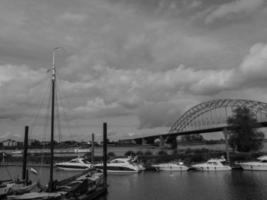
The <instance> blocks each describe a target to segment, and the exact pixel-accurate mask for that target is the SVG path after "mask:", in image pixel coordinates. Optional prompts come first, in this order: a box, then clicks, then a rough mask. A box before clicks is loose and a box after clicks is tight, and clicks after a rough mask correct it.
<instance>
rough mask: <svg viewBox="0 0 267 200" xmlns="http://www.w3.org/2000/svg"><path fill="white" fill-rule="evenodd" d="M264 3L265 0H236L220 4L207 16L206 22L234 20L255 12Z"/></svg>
mask: <svg viewBox="0 0 267 200" xmlns="http://www.w3.org/2000/svg"><path fill="white" fill-rule="evenodd" d="M263 4H264V0H253V1H251V0H235V1H232V2H229V3H225V4H222V5H219V6H218V7H217V8H216V9H215V10H213V11H212V12H211V13H209V15H208V16H206V19H205V23H207V24H211V23H215V22H216V21H220V20H226V21H232V20H236V19H240V18H243V17H247V16H250V15H252V14H254V13H255V12H256V11H257V10H259V8H261V6H262V5H263Z"/></svg>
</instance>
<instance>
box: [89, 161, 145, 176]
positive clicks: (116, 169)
mask: <svg viewBox="0 0 267 200" xmlns="http://www.w3.org/2000/svg"><path fill="white" fill-rule="evenodd" d="M94 167H95V168H97V169H101V170H102V169H103V163H99V164H95V165H94ZM142 170H143V169H142V167H141V166H140V165H139V164H136V163H134V162H132V161H131V158H115V159H113V160H111V161H110V162H108V163H107V172H108V173H111V174H129V173H130V174H131V173H139V172H141V171H142Z"/></svg>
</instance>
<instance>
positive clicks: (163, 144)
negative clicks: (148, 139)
mask: <svg viewBox="0 0 267 200" xmlns="http://www.w3.org/2000/svg"><path fill="white" fill-rule="evenodd" d="M159 139H160V143H159V147H160V148H163V147H164V146H165V140H164V138H163V136H162V135H161V136H160V137H159Z"/></svg>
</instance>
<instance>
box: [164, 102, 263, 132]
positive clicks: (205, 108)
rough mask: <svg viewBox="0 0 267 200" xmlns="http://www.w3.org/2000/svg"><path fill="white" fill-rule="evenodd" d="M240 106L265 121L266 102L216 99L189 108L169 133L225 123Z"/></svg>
mask: <svg viewBox="0 0 267 200" xmlns="http://www.w3.org/2000/svg"><path fill="white" fill-rule="evenodd" d="M240 106H241V107H243V106H246V107H247V108H249V109H250V110H251V111H252V112H253V113H254V114H255V116H256V117H257V120H258V121H259V122H260V121H267V118H266V114H267V103H264V102H260V101H252V100H246V99H216V100H211V101H207V102H203V103H200V104H198V105H196V106H194V107H192V108H190V109H189V110H188V111H186V112H185V113H184V114H183V115H182V116H181V117H180V118H179V119H178V120H177V121H176V122H175V123H174V124H173V125H172V126H171V128H170V130H169V133H177V132H183V131H185V130H188V128H190V127H194V128H200V127H205V126H206V127H216V126H221V125H223V124H224V125H226V122H227V118H228V117H229V116H230V115H231V114H232V111H233V109H235V108H237V107H240ZM203 117H204V118H203Z"/></svg>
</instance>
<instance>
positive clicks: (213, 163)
mask: <svg viewBox="0 0 267 200" xmlns="http://www.w3.org/2000/svg"><path fill="white" fill-rule="evenodd" d="M225 162H226V161H225V159H210V160H208V161H207V162H205V163H200V164H195V165H192V169H195V170H198V171H229V170H231V169H232V168H231V167H230V165H226V164H225Z"/></svg>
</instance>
